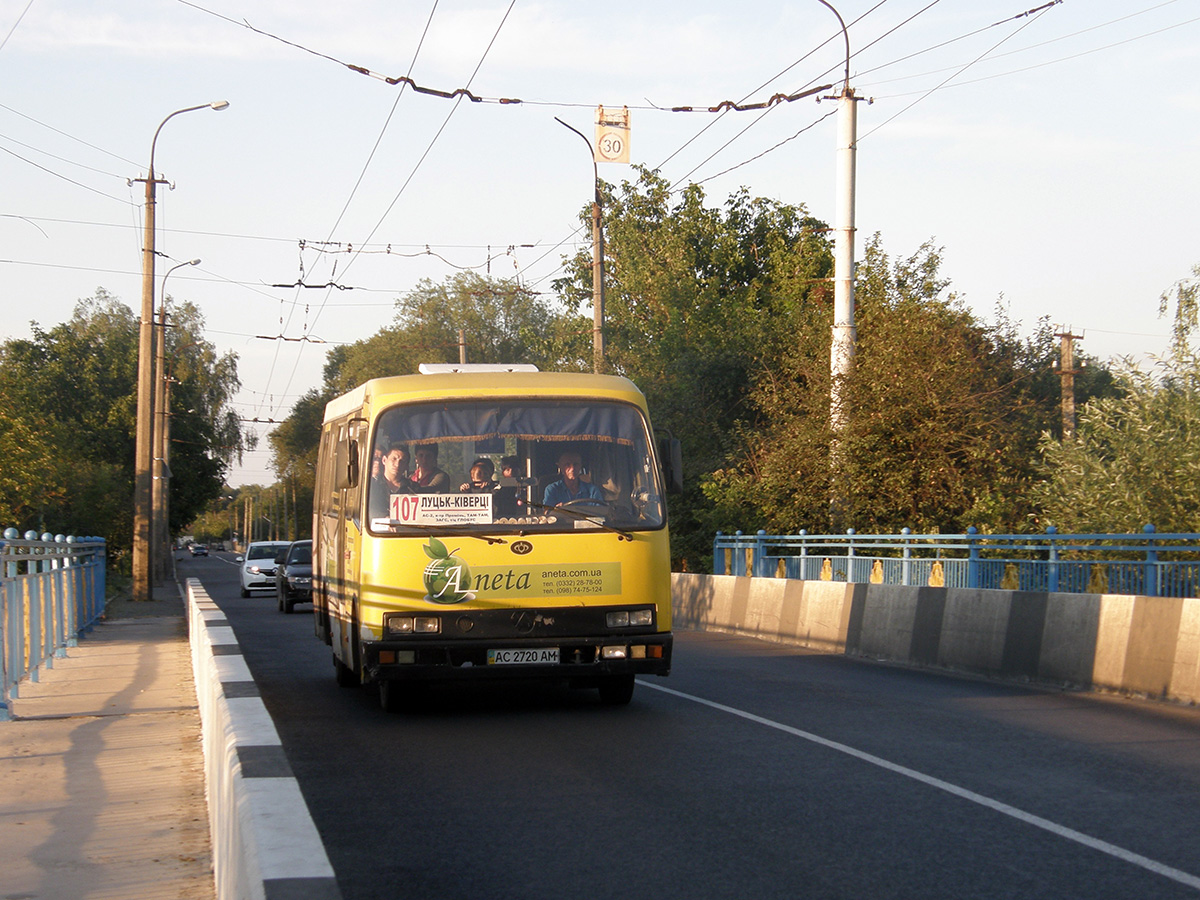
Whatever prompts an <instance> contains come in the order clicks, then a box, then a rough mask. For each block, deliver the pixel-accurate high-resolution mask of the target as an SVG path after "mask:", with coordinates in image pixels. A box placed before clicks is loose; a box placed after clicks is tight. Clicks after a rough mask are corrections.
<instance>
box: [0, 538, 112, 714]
mask: <svg viewBox="0 0 1200 900" xmlns="http://www.w3.org/2000/svg"><path fill="white" fill-rule="evenodd" d="M105 549H106V545H105V541H104V538H98V537H85V538H77V537H66V536H64V535H61V534H59V535H53V534H43V535H41V536H40V537H39V536H38V534H37V532H34V531H27V532H26V533H25V535H24V537H23V538H22V537H19V536H18V532H17V530H16V529H15V528H9V529H8V530H7V531H5V532H4V539H3V541H0V721H3V720H4V719H7V718H8V700H9V698H10V697H17V696H19V695H18V685H19V684H20V682H21V681H22V680H23V679H25V678H28V679H29V680H30V681H33V682H36V681H37V680H38V672H39V670H40V669H41V668H42V667H46V668H51V667H53V665H54V659H55V658H56V657H63V656H65V655H66V650H67V648H68V647H74V646H75V645H76V644H77V643H78V641H79V635H80V634H81V633H83V632H85V631H87V630H89V629H90V628H91V627H92V624H93V623H94V622H95V621H96V619H98V618H99V617H100V614H101V613H103V612H104V591H105Z"/></svg>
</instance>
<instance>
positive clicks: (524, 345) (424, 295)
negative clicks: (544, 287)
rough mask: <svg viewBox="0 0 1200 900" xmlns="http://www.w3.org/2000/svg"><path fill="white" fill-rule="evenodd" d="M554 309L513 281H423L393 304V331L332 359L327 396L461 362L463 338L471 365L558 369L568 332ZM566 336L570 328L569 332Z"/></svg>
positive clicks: (470, 277) (463, 277) (467, 276)
mask: <svg viewBox="0 0 1200 900" xmlns="http://www.w3.org/2000/svg"><path fill="white" fill-rule="evenodd" d="M559 318H560V316H559V314H558V313H556V312H555V311H554V310H553V309H552V307H551V306H550V304H549V303H547V302H546V301H545V300H543V299H542V298H541V297H540V296H539V295H537V294H535V293H533V292H532V291H528V290H526V289H525V288H523V287H521V286H520V285H518V284H517V283H515V282H512V281H501V280H498V279H493V278H486V277H484V276H482V275H478V274H476V273H474V272H461V273H459V274H457V275H454V276H451V277H450V278H448V279H447V280H446V281H445V282H443V283H442V284H435V283H433V282H432V281H429V280H424V281H422V282H420V283H419V284H418V285H417V286H416V287H415V288H414V289H413V290H412V291H411V292H410V293H408V294H406V295H405V296H404V297H402V298H400V299H399V300H397V301H396V316H395V320H394V322H393V324H392V325H390V326H389V327H387V328H383V329H381V330H380V331H378V332H376V333H375V334H374V335H372V336H371V337H369V338H366V339H364V340H361V341H357V342H356V343H354V344H351V345H349V346H346V347H340V348H337V350H335V351H334V352H333V353H331V354H330V355H329V357H328V358H327V361H326V366H325V389H326V393H327V394H328V395H329V396H336V395H337V394H340V393H343V392H344V391H347V390H350V389H351V388H353V387H356V386H357V385H359V384H362V383H363V382H364V381H367V380H369V379H371V378H379V377H382V376H386V375H409V374H413V373H415V372H416V371H417V366H418V365H420V364H421V363H435V362H458V360H459V332H460V331H461V332H462V341H463V346H464V347H465V349H466V354H467V359H468V361H470V362H490V363H504V362H530V363H535V364H538V365H542V366H546V367H556V366H557V364H558V363H559V362H560V361H561V359H562V357H563V355H564V352H563V348H562V346H561V343H562V342H563V340H564V338H563V333H564V329H563V326H562V324H561V323H560V322H559V321H558V320H559ZM567 331H568V332H569V329H567Z"/></svg>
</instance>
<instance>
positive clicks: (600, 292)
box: [554, 116, 604, 373]
mask: <svg viewBox="0 0 1200 900" xmlns="http://www.w3.org/2000/svg"><path fill="white" fill-rule="evenodd" d="M554 121H555V122H557V123H558V124H559V125H562V126H563V127H564V128H570V129H571V131H574V132H575V133H576V134H577V135H579V136H580V137H581V138H583V142H584V143H585V144H587V147H588V152H589V153H591V154H592V175H593V182H594V184H595V191H596V193H595V197H594V198H593V199H592V370H593V371H595V372H596V373H600V372H603V371H604V231H603V229H602V228H601V227H600V211H601V206H600V167H599V166H598V165H597V164H596V152H595V151H594V150H593V149H592V142H591V141H589V140H588V139H587V136H586V135H585V134H584V133H583V132H582V131H580V130H579V129H577V128H571V126H570V125H568V124H567V123H566V122H564V121H563V120H562V119H560V118H559V117H558V116H555V117H554Z"/></svg>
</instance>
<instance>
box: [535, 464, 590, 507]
mask: <svg viewBox="0 0 1200 900" xmlns="http://www.w3.org/2000/svg"><path fill="white" fill-rule="evenodd" d="M558 471H559V472H560V473H561V474H562V478H561V479H559V480H558V481H555V482H551V483H550V484H548V485H546V493H545V495H544V496H543V498H542V505H543V506H562V505H563V504H564V503H570V502H571V501H572V500H595V501H596V502H598V503H603V502H604V495H603V494H601V493H600V489H599V488H598V487H596V486H595V485H594V484H592V483H591V482H589V481H584V480H582V478H581V477H580V476H582V475H583V457H581V456H580V455H579V454H578V453H576V452H575V451H574V450H568V451H567V452H565V453H563V454H562V455H561V456H560V457H559V458H558Z"/></svg>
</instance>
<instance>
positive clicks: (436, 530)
mask: <svg viewBox="0 0 1200 900" xmlns="http://www.w3.org/2000/svg"><path fill="white" fill-rule="evenodd" d="M371 524H372V525H373V526H374V527H376V528H411V529H413V530H414V531H419V532H420V533H421V534H425V535H435V534H436V535H437V536H438V537H472V538H476V539H477V540H480V541H487V542H488V543H489V544H506V543H508V542H507V541H506V540H504V538H498V537H493V536H492V535H490V534H478V533H477V532H474V531H444V530H442V529H441V528H440V527H439V526H437V525H414V524H412V523H411V522H401V521H400V520H398V519H385V518H382V517H380V518H377V519H372V520H371Z"/></svg>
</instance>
